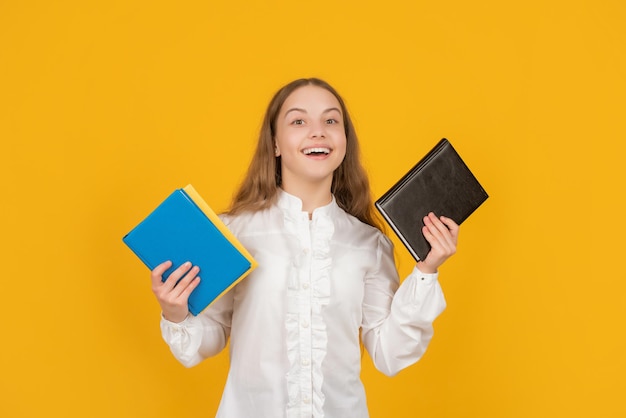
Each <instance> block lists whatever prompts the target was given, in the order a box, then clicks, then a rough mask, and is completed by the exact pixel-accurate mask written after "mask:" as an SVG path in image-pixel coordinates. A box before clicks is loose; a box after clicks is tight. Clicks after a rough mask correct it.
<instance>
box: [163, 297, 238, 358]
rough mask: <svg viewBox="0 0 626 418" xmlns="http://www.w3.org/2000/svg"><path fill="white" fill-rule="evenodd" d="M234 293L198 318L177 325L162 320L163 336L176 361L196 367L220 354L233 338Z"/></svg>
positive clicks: (189, 317) (211, 306)
mask: <svg viewBox="0 0 626 418" xmlns="http://www.w3.org/2000/svg"><path fill="white" fill-rule="evenodd" d="M232 306H233V291H232V290H231V291H230V292H228V293H226V294H225V295H223V296H222V297H221V298H220V299H219V300H217V301H215V302H214V303H213V304H212V305H210V306H209V307H208V308H207V309H205V310H204V311H203V312H201V313H200V314H199V315H198V316H191V315H189V316H188V317H187V318H186V319H185V320H184V321H183V322H180V323H173V322H170V321H168V320H166V319H165V318H163V317H161V334H162V336H163V339H164V340H165V342H166V343H167V345H168V346H169V347H170V350H171V351H172V354H173V355H174V357H175V358H176V359H177V360H178V361H179V362H181V363H182V364H183V365H184V366H185V367H192V366H195V365H196V364H198V363H200V362H201V361H202V360H204V359H205V358H207V357H211V356H214V355H216V354H218V353H219V352H220V351H222V349H224V347H225V346H226V342H227V341H228V337H229V336H230V326H231V320H232V313H233V308H232Z"/></svg>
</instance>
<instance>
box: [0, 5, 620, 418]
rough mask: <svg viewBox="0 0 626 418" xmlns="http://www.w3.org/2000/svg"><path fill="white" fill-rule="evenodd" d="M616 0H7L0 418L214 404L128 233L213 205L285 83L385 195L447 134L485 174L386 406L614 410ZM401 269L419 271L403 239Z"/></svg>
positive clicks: (563, 412)
mask: <svg viewBox="0 0 626 418" xmlns="http://www.w3.org/2000/svg"><path fill="white" fill-rule="evenodd" d="M625 21H626V7H625V6H624V3H623V2H620V1H617V0H614V1H609V0H573V1H572V0H569V1H537V0H530V1H525V2H519V3H516V2H513V3H511V2H502V1H495V0H493V1H473V2H466V1H449V2H434V1H421V0H419V1H397V0H388V1H385V2H367V1H344V2H335V1H327V0H319V1H315V2H288V1H248V2H217V1H186V2H178V3H176V2H171V1H145V0H131V1H109V2H85V1H70V0H67V1H56V2H48V1H22V2H6V1H5V2H0V140H1V143H2V156H3V158H2V165H1V166H0V167H1V168H0V179H1V180H0V181H1V182H2V189H1V192H2V198H1V200H0V202H1V203H0V208H1V213H0V215H1V216H0V231H1V234H2V251H1V254H2V267H3V268H2V276H3V286H2V289H3V290H2V292H1V294H2V301H1V302H0V315H1V320H2V322H3V324H4V326H3V327H2V328H3V331H2V332H1V335H2V343H1V347H2V348H1V350H2V351H1V356H0V370H1V372H0V416H4V417H45V416H66V417H79V416H80V417H82V416H89V417H173V416H207V417H208V416H213V415H214V413H215V410H216V408H217V405H218V402H219V398H220V394H221V390H222V387H223V383H224V379H225V376H226V371H227V367H228V364H227V363H228V358H227V356H226V355H225V354H223V355H220V356H218V357H216V358H214V359H211V360H208V361H206V362H204V363H203V364H201V365H199V366H197V367H195V368H193V369H185V368H183V367H182V366H180V365H179V364H178V363H177V362H176V361H175V360H174V359H173V357H172V356H171V355H170V353H169V351H168V349H167V347H166V346H165V344H164V343H163V342H162V341H161V339H160V334H159V329H158V316H159V309H158V305H157V303H156V302H155V300H154V298H153V296H152V294H151V292H150V288H149V275H148V271H147V269H145V267H143V265H141V264H140V263H139V262H138V261H137V260H136V259H135V258H134V256H133V255H132V253H131V252H130V251H129V250H128V249H127V248H126V247H125V246H124V245H123V244H122V241H121V238H122V236H123V235H124V234H125V233H126V232H128V230H129V229H130V228H131V227H132V226H133V225H134V224H135V223H136V222H137V221H138V220H140V219H141V218H142V217H143V216H144V215H145V214H146V213H147V211H149V210H150V209H151V208H152V207H153V206H154V205H155V204H156V203H158V202H159V201H160V200H161V199H162V198H164V197H165V195H166V194H168V193H169V192H170V191H171V190H172V189H174V188H176V187H181V186H184V185H186V184H187V183H193V184H194V185H195V187H196V189H197V190H198V191H199V192H200V193H201V194H203V195H204V197H205V198H206V200H207V201H208V202H209V203H210V204H211V205H212V206H213V207H214V208H215V209H216V210H222V209H224V208H226V206H227V205H228V202H229V199H230V197H231V193H232V191H233V190H234V188H235V187H236V185H237V184H238V182H239V181H240V179H241V176H242V175H243V173H244V171H245V170H246V168H247V164H248V161H249V158H250V155H251V151H252V147H253V144H254V142H255V136H256V132H257V130H258V128H259V125H260V122H261V115H262V112H263V111H264V108H265V105H266V103H267V101H268V100H269V98H270V97H271V95H272V94H273V93H274V91H275V90H276V89H277V88H278V87H279V86H281V85H283V84H284V83H286V82H288V81H290V80H292V79H294V78H299V77H303V76H317V77H321V78H325V79H327V80H328V81H329V82H330V83H331V84H333V85H335V86H336V87H337V88H338V90H339V91H340V92H341V93H342V94H343V95H344V96H345V98H346V99H347V102H348V106H349V108H350V110H351V112H352V114H353V116H354V119H355V122H356V125H357V129H358V132H359V134H360V138H361V141H362V145H363V153H364V159H365V161H366V164H367V168H368V170H369V172H370V175H371V180H372V185H373V188H374V191H375V193H376V195H380V194H381V193H382V192H383V191H384V190H386V188H387V187H389V186H390V185H391V184H392V183H393V182H394V181H395V180H396V179H397V178H398V177H399V176H400V175H401V174H403V173H404V172H405V171H406V170H407V169H408V168H409V167H410V166H412V165H413V164H414V163H415V162H416V161H417V159H418V158H419V157H420V156H421V155H422V154H423V153H424V152H426V151H427V150H428V149H429V148H430V147H432V146H433V145H434V143H435V142H436V141H437V140H439V139H440V138H441V137H444V136H445V137H448V138H450V139H451V140H452V141H453V143H454V144H455V146H456V148H457V149H458V150H459V151H460V152H461V154H462V155H463V156H464V158H465V159H466V161H467V162H468V164H469V165H470V166H471V167H472V169H473V170H474V171H475V174H476V175H477V177H478V178H479V179H480V181H481V182H482V183H483V185H484V186H485V188H486V189H487V190H488V192H489V193H490V195H491V197H490V199H489V200H488V201H487V203H486V204H485V205H484V206H483V207H481V208H480V209H479V211H478V212H476V214H475V215H474V216H473V217H472V218H470V219H469V220H468V222H467V223H466V224H464V226H463V228H462V235H461V242H460V247H459V252H458V254H457V255H456V256H455V257H454V258H453V259H451V260H450V261H449V262H448V263H447V264H446V265H445V266H444V267H443V268H442V271H441V283H442V286H443V288H444V291H445V293H446V297H447V300H448V309H447V311H446V312H445V313H444V314H443V315H442V316H441V317H440V319H438V320H437V322H436V324H435V327H436V332H435V338H434V340H433V342H432V345H431V347H430V348H429V351H428V352H427V354H426V356H425V357H424V358H423V359H422V360H421V361H420V362H419V363H418V364H417V365H415V366H413V367H411V368H410V369H407V370H405V371H403V372H402V373H400V375H398V376H396V377H394V378H391V379H390V378H387V377H384V376H382V375H381V374H380V373H378V372H376V371H375V370H374V369H373V368H372V366H371V362H370V360H369V359H368V358H365V359H364V371H363V379H364V380H365V383H366V387H367V390H368V399H369V404H370V408H371V414H372V416H373V417H397V418H399V417H413V416H423V417H473V416H480V417H482V418H487V417H528V416H533V417H553V416H569V417H587V416H602V417H622V416H625V415H626V406H625V404H624V403H623V401H621V397H622V395H623V392H624V389H626V385H625V384H624V377H623V376H624V375H626V363H625V360H624V358H625V356H624V354H623V353H624V351H625V350H626V344H625V342H626V337H624V318H625V317H626V298H625V296H624V294H625V291H626V280H625V279H626V277H625V274H624V269H623V266H622V263H621V262H622V257H623V254H622V253H623V249H624V245H623V237H624V235H625V233H626V228H625V227H624V221H623V215H624V213H625V212H626V210H625V209H626V208H625V204H624V197H623V194H624V182H625V180H626V168H625V166H626V164H625V163H624V156H625V151H626V146H625V142H626V141H625V139H626V125H625V124H624V111H625V104H624V97H626V76H625V74H626V58H625V54H624V51H626V32H625V31H624V29H623V23H624V22H625ZM397 253H398V264H399V268H400V270H401V273H402V274H406V273H408V271H409V269H410V268H411V259H410V257H409V255H408V253H407V252H406V251H405V250H404V248H402V247H401V246H400V245H399V244H398V250H397Z"/></svg>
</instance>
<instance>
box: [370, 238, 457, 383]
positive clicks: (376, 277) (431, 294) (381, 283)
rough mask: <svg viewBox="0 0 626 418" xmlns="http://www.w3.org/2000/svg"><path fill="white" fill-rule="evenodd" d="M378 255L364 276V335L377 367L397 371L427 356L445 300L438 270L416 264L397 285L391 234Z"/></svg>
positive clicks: (384, 371) (382, 241) (379, 246)
mask: <svg viewBox="0 0 626 418" xmlns="http://www.w3.org/2000/svg"><path fill="white" fill-rule="evenodd" d="M377 258H378V261H377V266H378V268H377V269H376V271H374V272H373V273H372V274H371V275H369V276H368V277H366V279H365V294H364V300H363V324H362V329H363V334H362V338H363V344H364V345H365V348H366V349H367V351H368V352H369V354H370V356H371V357H372V359H373V361H374V364H375V366H376V368H377V369H378V370H380V371H381V372H383V373H385V374H386V375H389V376H393V375H395V374H396V373H398V372H399V371H400V370H402V369H404V368H405V367H407V366H410V365H411V364H413V363H415V362H417V361H418V360H419V359H420V358H421V357H422V355H423V354H424V352H425V351H426V348H427V347H428V344H429V342H430V340H431V338H432V336H433V326H432V323H433V321H434V320H435V319H436V318H437V316H439V314H441V312H443V310H444V309H445V307H446V302H445V299H444V296H443V291H442V290H441V286H440V285H439V282H438V280H437V277H438V275H437V274H424V273H422V272H420V271H419V270H418V269H417V267H416V268H414V269H413V271H412V272H411V274H410V275H409V276H408V277H407V278H406V279H405V280H404V282H403V283H402V285H401V286H400V287H399V288H398V283H399V280H398V274H397V271H396V267H395V264H394V259H393V247H392V245H391V243H390V242H389V241H388V239H386V238H381V240H380V241H379V245H378V251H377Z"/></svg>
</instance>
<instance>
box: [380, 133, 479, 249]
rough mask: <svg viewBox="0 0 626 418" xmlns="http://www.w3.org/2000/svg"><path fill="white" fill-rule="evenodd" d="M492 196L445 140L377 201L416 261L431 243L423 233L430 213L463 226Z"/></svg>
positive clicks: (382, 212) (381, 210)
mask: <svg viewBox="0 0 626 418" xmlns="http://www.w3.org/2000/svg"><path fill="white" fill-rule="evenodd" d="M488 197H489V196H488V195H487V192H485V190H484V189H483V187H482V186H481V185H480V183H479V182H478V180H477V179H476V177H474V175H473V174H472V172H471V171H470V169H469V168H468V167H467V165H466V164H465V162H464V161H463V160H462V159H461V157H460V156H459V154H458V153H457V152H456V150H455V149H454V148H453V147H452V144H451V143H450V142H449V141H448V140H447V139H446V138H443V139H442V140H441V141H439V143H438V144H437V145H436V146H435V147H434V148H433V149H432V150H431V151H430V152H429V153H428V154H426V156H425V157H424V158H422V159H421V160H420V161H419V162H418V163H417V164H416V165H415V166H414V167H413V168H411V170H409V172H408V173H406V174H405V175H404V176H403V177H402V178H401V179H400V180H399V181H398V182H397V183H396V184H395V185H394V186H393V187H391V189H389V191H387V192H386V193H385V194H384V195H383V196H381V197H380V199H378V200H377V201H376V202H375V206H376V208H377V209H378V210H379V211H380V213H381V214H382V216H383V217H384V218H385V220H386V221H387V223H388V224H389V226H391V228H392V229H393V231H394V232H395V233H396V235H398V238H400V240H401V241H402V243H403V244H404V245H405V246H406V248H407V249H408V250H409V252H410V253H411V255H412V256H413V257H414V258H415V259H416V260H423V259H424V258H426V255H427V254H428V252H429V251H430V244H428V241H426V238H424V235H423V234H422V227H423V225H424V222H423V219H424V216H426V215H427V214H428V213H429V212H434V213H435V215H437V216H442V215H443V216H446V217H448V218H451V219H453V220H454V221H455V222H456V223H457V224H459V225H460V224H461V223H462V222H463V221H464V220H465V219H467V218H468V217H469V216H470V215H471V214H472V213H473V212H474V211H475V210H476V209H477V208H478V207H479V206H480V205H481V204H482V203H483V202H484V201H485V200H487V198H488Z"/></svg>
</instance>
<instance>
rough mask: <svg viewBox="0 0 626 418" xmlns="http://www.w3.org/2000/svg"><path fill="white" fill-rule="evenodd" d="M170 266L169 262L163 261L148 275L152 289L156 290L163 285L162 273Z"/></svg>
mask: <svg viewBox="0 0 626 418" xmlns="http://www.w3.org/2000/svg"><path fill="white" fill-rule="evenodd" d="M171 266H172V262H171V261H169V260H168V261H164V262H163V263H161V264H159V265H158V266H156V267H155V268H154V269H153V270H152V272H151V273H150V280H151V281H152V287H153V288H157V287H159V286H161V285H162V284H163V273H165V272H166V271H167V269H168V268H170V267H171Z"/></svg>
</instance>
